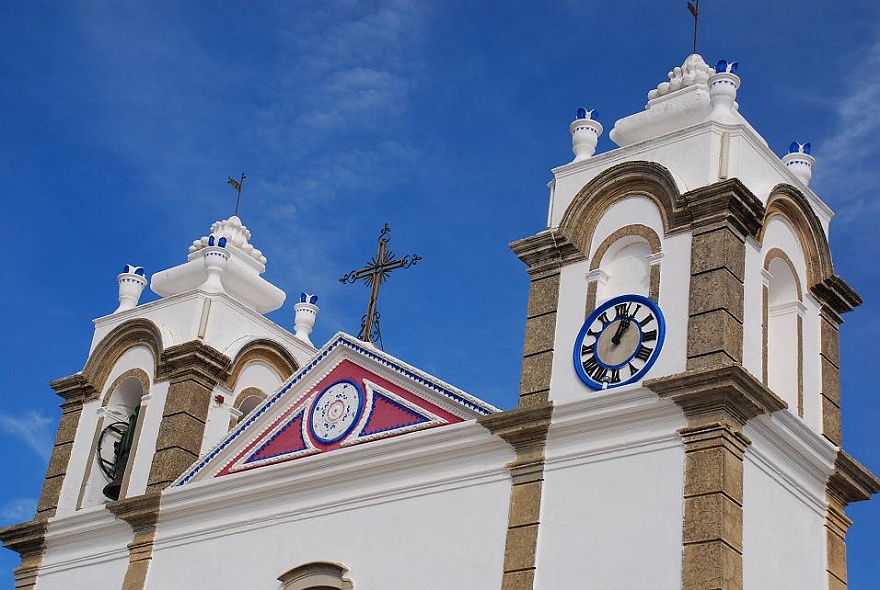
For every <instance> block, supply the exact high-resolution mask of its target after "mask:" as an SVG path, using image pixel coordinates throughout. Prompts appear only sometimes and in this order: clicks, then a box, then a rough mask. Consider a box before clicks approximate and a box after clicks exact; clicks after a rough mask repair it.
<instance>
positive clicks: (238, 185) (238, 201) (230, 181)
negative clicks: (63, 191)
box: [226, 172, 247, 217]
mask: <svg viewBox="0 0 880 590" xmlns="http://www.w3.org/2000/svg"><path fill="white" fill-rule="evenodd" d="M226 178H228V180H227V181H226V184H228V185H230V186H231V187H232V188H234V189H235V192H237V193H238V197H237V198H236V199H235V216H236V217H238V206H239V205H240V204H241V185H243V184H244V179H245V178H247V176H245V175H244V172H242V173H241V179H240V180H235V179H234V178H232V177H231V176H227V177H226Z"/></svg>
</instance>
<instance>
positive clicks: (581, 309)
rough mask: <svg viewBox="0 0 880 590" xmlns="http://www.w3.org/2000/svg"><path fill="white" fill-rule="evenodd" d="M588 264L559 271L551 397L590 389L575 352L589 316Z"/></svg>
mask: <svg viewBox="0 0 880 590" xmlns="http://www.w3.org/2000/svg"><path fill="white" fill-rule="evenodd" d="M589 268H590V265H589V263H588V262H587V261H586V260H584V261H581V262H576V263H574V264H569V265H568V266H565V267H563V268H562V271H561V272H560V274H559V306H558V307H557V315H556V335H555V337H554V344H553V349H554V350H553V368H552V369H551V373H550V399H551V400H554V401H557V400H565V399H577V398H579V397H581V396H583V395H585V394H588V393H589V392H590V391H591V390H590V389H588V388H587V387H586V386H585V385H584V384H583V383H582V382H581V381H580V379H578V376H577V373H575V370H574V358H573V356H572V354H573V353H572V350H573V348H572V347H573V346H574V341H575V339H576V338H577V334H578V331H579V330H580V329H581V326H582V325H583V323H584V320H585V319H586V315H585V307H586V302H587V272H588V271H589Z"/></svg>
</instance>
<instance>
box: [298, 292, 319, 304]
mask: <svg viewBox="0 0 880 590" xmlns="http://www.w3.org/2000/svg"><path fill="white" fill-rule="evenodd" d="M299 301H300V303H311V304H312V305H316V304H317V303H318V296H317V295H312V294H311V293H305V292H303V293H300V295H299Z"/></svg>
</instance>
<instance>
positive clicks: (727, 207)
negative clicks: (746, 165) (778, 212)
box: [683, 178, 764, 370]
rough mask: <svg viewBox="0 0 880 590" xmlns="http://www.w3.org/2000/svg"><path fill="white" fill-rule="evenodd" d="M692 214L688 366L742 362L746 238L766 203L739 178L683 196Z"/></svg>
mask: <svg viewBox="0 0 880 590" xmlns="http://www.w3.org/2000/svg"><path fill="white" fill-rule="evenodd" d="M683 199H684V200H685V202H686V203H687V208H688V212H689V214H690V216H691V230H692V232H693V233H692V241H691V282H690V306H689V310H688V316H689V317H688V348H687V368H688V370H691V369H700V368H706V367H717V366H726V365H735V364H739V363H742V347H743V305H744V297H745V294H744V290H743V281H744V278H745V260H746V258H745V256H746V250H745V240H746V238H747V237H749V236H755V235H756V234H757V232H758V230H759V229H760V227H761V220H762V218H763V215H764V207H763V205H762V204H761V202H760V201H759V200H758V199H757V197H755V196H754V195H753V194H752V193H751V192H750V191H749V190H748V189H747V188H746V187H745V185H743V184H742V183H741V182H740V181H739V180H737V179H735V178H734V179H730V180H726V181H724V182H719V183H716V184H713V185H710V186H706V187H702V188H699V189H697V190H694V191H691V192H689V193H686V194H685V195H683Z"/></svg>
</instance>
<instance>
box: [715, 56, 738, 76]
mask: <svg viewBox="0 0 880 590" xmlns="http://www.w3.org/2000/svg"><path fill="white" fill-rule="evenodd" d="M737 68H739V62H738V61H732V62H728V61H727V60H726V59H719V60H718V63H717V64H715V73H716V74H723V73H728V74H735V73H736V70H737Z"/></svg>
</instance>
